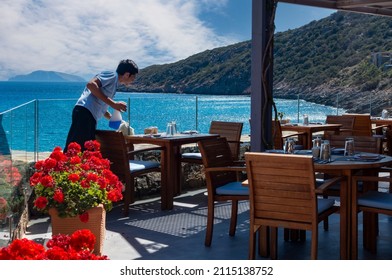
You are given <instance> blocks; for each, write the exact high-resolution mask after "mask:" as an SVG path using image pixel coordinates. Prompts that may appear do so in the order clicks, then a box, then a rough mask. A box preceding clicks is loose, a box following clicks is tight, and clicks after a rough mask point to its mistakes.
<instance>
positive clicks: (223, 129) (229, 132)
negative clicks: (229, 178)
mask: <svg viewBox="0 0 392 280" xmlns="http://www.w3.org/2000/svg"><path fill="white" fill-rule="evenodd" d="M242 127H243V123H242V122H223V121H212V122H211V125H210V129H209V133H210V134H219V136H220V137H224V138H226V140H227V142H228V143H229V146H230V150H231V155H232V158H233V159H234V160H238V158H239V154H240V146H241V134H242ZM201 157H202V156H201V153H183V154H182V155H181V162H186V163H194V164H203V161H202V158H201Z"/></svg>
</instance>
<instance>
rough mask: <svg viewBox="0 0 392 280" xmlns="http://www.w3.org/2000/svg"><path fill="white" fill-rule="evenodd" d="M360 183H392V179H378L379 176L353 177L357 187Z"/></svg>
mask: <svg viewBox="0 0 392 280" xmlns="http://www.w3.org/2000/svg"><path fill="white" fill-rule="evenodd" d="M358 181H367V182H392V178H390V177H378V176H353V182H354V185H356V184H357V182H358Z"/></svg>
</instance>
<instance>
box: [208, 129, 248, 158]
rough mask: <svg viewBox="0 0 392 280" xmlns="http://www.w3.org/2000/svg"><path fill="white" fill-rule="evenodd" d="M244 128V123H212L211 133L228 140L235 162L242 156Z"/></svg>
mask: <svg viewBox="0 0 392 280" xmlns="http://www.w3.org/2000/svg"><path fill="white" fill-rule="evenodd" d="M242 127H243V123H242V122H224V121H212V122H211V125H210V130H209V133H211V134H219V136H220V137H224V138H226V140H227V142H228V143H229V146H230V150H231V154H232V157H233V159H234V160H237V159H238V157H239V154H240V143H241V134H242Z"/></svg>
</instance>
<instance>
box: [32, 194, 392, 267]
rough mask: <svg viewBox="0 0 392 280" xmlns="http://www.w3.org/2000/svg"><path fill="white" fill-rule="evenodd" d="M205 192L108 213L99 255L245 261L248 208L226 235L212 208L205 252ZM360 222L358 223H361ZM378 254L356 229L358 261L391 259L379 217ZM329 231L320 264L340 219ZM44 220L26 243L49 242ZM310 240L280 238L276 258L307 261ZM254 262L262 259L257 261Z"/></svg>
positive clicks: (224, 217) (330, 256) (223, 210)
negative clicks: (170, 204) (167, 205)
mask: <svg viewBox="0 0 392 280" xmlns="http://www.w3.org/2000/svg"><path fill="white" fill-rule="evenodd" d="M205 191H206V190H205V189H201V190H197V191H191V192H187V193H186V194H183V195H181V196H178V197H176V198H175V206H174V209H173V210H170V211H161V210H160V201H159V198H156V199H149V200H141V201H137V203H135V204H133V205H131V206H130V213H129V217H123V215H122V212H121V204H118V205H116V206H115V207H114V209H113V210H112V211H110V212H108V213H107V221H106V230H107V231H106V239H105V243H104V255H107V256H108V257H109V259H111V260H133V259H135V260H136V259H137V260H246V259H247V257H248V240H249V204H248V202H242V203H240V205H239V216H238V224H237V232H236V235H235V237H230V236H229V235H228V227H229V216H230V215H229V214H230V204H229V203H220V204H217V205H216V220H215V226H214V234H213V240H212V246H211V247H209V248H207V247H205V246H204V236H205V225H206V217H207V204H206V202H207V198H206V195H205ZM360 221H361V218H360ZM379 221H380V222H379V224H380V226H379V227H380V234H379V238H378V243H377V247H378V252H377V254H371V253H370V252H367V251H364V250H363V248H362V228H361V225H360V228H359V235H360V240H359V242H360V243H359V244H360V245H359V259H379V260H391V259H392V234H391V233H392V218H390V217H387V216H383V215H380V217H379ZM329 225H330V226H329V227H330V229H329V231H324V230H323V228H322V223H321V224H320V225H319V250H318V252H319V255H318V258H319V259H322V260H338V259H339V214H334V215H332V217H331V218H330V221H329ZM50 236H51V228H50V221H49V218H48V217H40V218H36V219H34V218H32V219H31V220H30V222H29V225H28V228H27V233H26V237H27V238H30V239H34V240H36V241H38V242H42V243H44V242H45V240H47V239H48V238H50ZM310 246H311V244H310V235H309V234H308V235H307V238H306V241H304V242H299V241H298V242H290V241H284V240H283V234H282V232H279V244H278V250H279V251H278V258H279V259H283V260H308V259H310ZM258 259H263V258H261V257H258Z"/></svg>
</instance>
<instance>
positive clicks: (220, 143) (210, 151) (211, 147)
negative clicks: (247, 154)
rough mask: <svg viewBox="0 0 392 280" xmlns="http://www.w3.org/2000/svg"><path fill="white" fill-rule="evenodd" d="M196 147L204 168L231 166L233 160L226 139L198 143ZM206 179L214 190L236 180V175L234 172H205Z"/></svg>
mask: <svg viewBox="0 0 392 280" xmlns="http://www.w3.org/2000/svg"><path fill="white" fill-rule="evenodd" d="M198 146H199V149H200V152H201V155H202V160H203V165H204V167H205V168H210V167H221V166H233V158H232V157H231V150H230V146H229V143H228V142H227V140H226V138H224V137H220V138H215V139H207V140H203V141H199V142H198ZM206 177H207V182H211V187H212V188H214V189H215V188H216V187H219V186H222V185H225V184H227V183H230V182H234V181H236V180H237V174H236V172H234V171H219V172H206Z"/></svg>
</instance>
